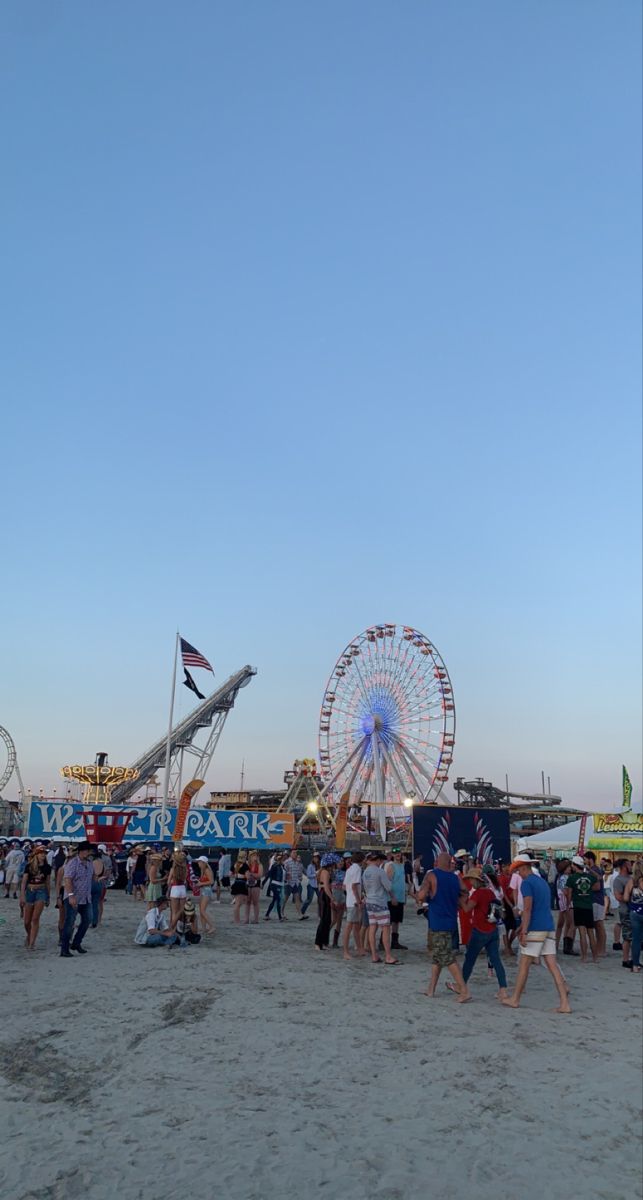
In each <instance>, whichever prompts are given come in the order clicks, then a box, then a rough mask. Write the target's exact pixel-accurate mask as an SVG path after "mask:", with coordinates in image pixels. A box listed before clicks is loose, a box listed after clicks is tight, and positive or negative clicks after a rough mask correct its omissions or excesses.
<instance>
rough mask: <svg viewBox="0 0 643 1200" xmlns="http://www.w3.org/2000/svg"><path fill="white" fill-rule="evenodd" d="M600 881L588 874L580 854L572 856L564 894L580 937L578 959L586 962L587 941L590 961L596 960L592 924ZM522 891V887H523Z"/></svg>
mask: <svg viewBox="0 0 643 1200" xmlns="http://www.w3.org/2000/svg"><path fill="white" fill-rule="evenodd" d="M599 887H600V883H599V881H598V879H597V878H596V876H595V875H590V873H589V871H588V870H587V869H586V867H585V863H584V861H583V859H582V858H581V856H580V854H575V855H574V857H573V858H572V868H571V872H570V874H569V875H568V876H567V883H566V884H565V895H566V896H567V899H568V900H569V902H570V903H571V904H572V905H573V910H574V925H575V926H576V928H577V930H578V936H579V938H580V960H581V963H586V962H587V943H588V942H589V948H590V951H591V955H592V962H594V963H597V962H598V950H597V945H596V929H595V926H594V909H593V905H594V895H595V893H596V892H597V891H598V889H599ZM523 892H524V888H523Z"/></svg>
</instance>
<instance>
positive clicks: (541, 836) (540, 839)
mask: <svg viewBox="0 0 643 1200" xmlns="http://www.w3.org/2000/svg"><path fill="white" fill-rule="evenodd" d="M593 832H594V822H593V820H592V818H591V817H588V818H587V828H586V829H585V843H586V844H587V841H588V840H589V838H590V836H591V834H592V833H593ZM579 834H580V818H579V819H578V821H570V822H569V824H568V825H557V826H556V828H555V829H546V830H545V832H544V833H534V834H532V836H531V837H521V838H518V849H519V850H549V848H550V847H551V849H552V850H572V849H574V850H575V849H576V847H577V845H578V836H579Z"/></svg>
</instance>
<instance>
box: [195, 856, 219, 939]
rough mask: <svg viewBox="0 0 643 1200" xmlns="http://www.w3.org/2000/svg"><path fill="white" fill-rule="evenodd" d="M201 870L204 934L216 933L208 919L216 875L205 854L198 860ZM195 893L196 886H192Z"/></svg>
mask: <svg viewBox="0 0 643 1200" xmlns="http://www.w3.org/2000/svg"><path fill="white" fill-rule="evenodd" d="M196 865H197V867H198V870H199V917H200V919H201V929H202V931H203V933H214V925H213V924H212V922H211V921H210V919H209V917H208V905H209V903H210V901H211V899H212V895H213V892H214V873H213V871H212V867H211V866H210V864H209V862H208V860H207V858H206V856H205V854H200V855H199V857H198V858H197V860H196ZM192 891H194V884H193V885H192Z"/></svg>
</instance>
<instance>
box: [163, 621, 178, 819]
mask: <svg viewBox="0 0 643 1200" xmlns="http://www.w3.org/2000/svg"><path fill="white" fill-rule="evenodd" d="M178 660H179V631H178V629H177V631H176V644H175V646H174V672H173V674H172V696H171V699H170V723H169V725H168V727H167V742H166V745H165V778H164V779H163V800H162V803H161V838H163V837H164V835H165V814H166V812H167V798H168V794H169V790H170V743H171V741H172V721H173V720H174V693H175V692H176V664H177V662H178Z"/></svg>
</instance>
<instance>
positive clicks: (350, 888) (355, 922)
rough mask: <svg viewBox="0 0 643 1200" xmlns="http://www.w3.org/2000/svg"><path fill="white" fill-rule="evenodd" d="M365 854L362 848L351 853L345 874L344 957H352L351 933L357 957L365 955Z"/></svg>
mask: <svg viewBox="0 0 643 1200" xmlns="http://www.w3.org/2000/svg"><path fill="white" fill-rule="evenodd" d="M363 861H364V855H363V854H362V852H361V850H356V851H355V852H354V854H352V855H351V863H350V866H349V867H348V870H347V871H346V875H345V876H344V890H345V892H346V925H345V927H344V946H343V949H344V958H351V957H352V955H351V952H350V941H351V934H352V935H353V941H354V942H355V949H356V951H357V957H358V958H363V957H364V947H363V944H362V912H363V909H364V903H363V900H362V863H363Z"/></svg>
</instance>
